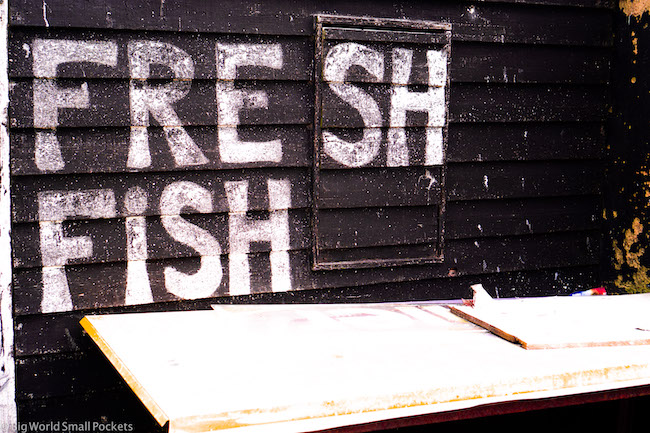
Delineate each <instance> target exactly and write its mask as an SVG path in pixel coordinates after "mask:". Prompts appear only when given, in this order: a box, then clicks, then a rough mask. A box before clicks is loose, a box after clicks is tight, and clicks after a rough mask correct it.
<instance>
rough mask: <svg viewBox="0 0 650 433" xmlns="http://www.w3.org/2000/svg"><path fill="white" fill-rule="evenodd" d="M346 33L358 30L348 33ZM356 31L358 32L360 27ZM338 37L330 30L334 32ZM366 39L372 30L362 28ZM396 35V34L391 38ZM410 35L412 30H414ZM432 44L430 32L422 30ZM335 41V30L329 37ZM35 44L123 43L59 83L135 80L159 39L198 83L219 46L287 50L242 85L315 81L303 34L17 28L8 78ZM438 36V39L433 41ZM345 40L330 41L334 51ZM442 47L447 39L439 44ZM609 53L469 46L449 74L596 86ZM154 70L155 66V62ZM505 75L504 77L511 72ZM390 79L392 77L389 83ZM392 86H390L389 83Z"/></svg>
mask: <svg viewBox="0 0 650 433" xmlns="http://www.w3.org/2000/svg"><path fill="white" fill-rule="evenodd" d="M346 31H352V30H350V29H346ZM355 31H356V30H355ZM330 32H331V30H330ZM359 32H360V33H361V34H363V35H365V34H366V31H365V30H364V31H359ZM392 33H393V32H391V34H392ZM409 34H411V33H409ZM423 35H425V40H424V42H427V41H426V39H431V38H432V36H430V35H431V34H428V33H423ZM326 36H327V38H328V39H329V38H330V37H331V36H329V33H327V34H326ZM34 39H55V40H56V39H63V40H81V41H85V40H92V41H107V42H110V43H115V44H116V45H117V51H118V60H117V64H116V65H115V66H114V67H112V66H106V65H101V64H98V63H90V62H85V63H77V64H74V63H66V64H62V65H60V66H59V67H58V68H57V77H60V78H85V79H89V78H130V76H131V74H130V71H129V66H128V62H127V60H128V53H127V45H128V43H129V41H138V40H155V41H160V42H163V43H166V44H171V45H173V46H175V47H178V48H180V49H182V50H183V51H185V52H186V53H187V54H188V55H189V56H190V57H191V59H192V60H193V64H194V74H193V75H194V79H196V80H206V79H207V80H213V79H216V73H217V72H216V66H215V56H216V50H215V46H216V43H217V42H219V43H226V44H227V43H233V44H235V43H247V44H280V45H281V46H282V57H283V63H282V65H283V66H282V68H279V69H276V68H265V67H250V66H248V67H246V66H245V67H239V68H238V69H237V79H238V80H290V81H294V80H296V81H308V80H311V79H312V71H313V68H312V65H311V63H312V57H313V54H312V51H313V48H312V46H311V43H310V42H309V41H308V39H306V38H304V37H281V36H277V37H276V36H266V37H264V36H256V35H243V36H234V35H222V34H219V35H215V34H209V33H208V34H200V35H195V34H191V33H150V32H148V33H146V34H144V33H143V34H129V33H122V32H101V31H74V30H66V29H56V30H48V31H47V32H45V31H42V30H38V29H26V28H20V27H18V28H14V29H13V31H12V32H11V37H10V40H9V46H8V56H9V59H10V62H9V76H10V77H12V78H30V77H33V76H34V71H33V62H34V60H33V48H32V47H31V46H32V44H33V41H34ZM434 39H435V38H434ZM388 42H390V43H388V44H387V43H383V44H381V43H373V42H370V41H368V42H364V45H365V46H367V47H370V48H372V49H374V50H376V51H379V52H381V53H382V54H383V55H384V59H385V61H386V62H387V63H390V59H391V50H392V49H393V48H394V47H395V46H396V43H397V42H399V41H393V40H391V41H388ZM337 43H340V41H329V40H327V41H325V47H326V50H325V52H327V51H328V50H329V48H331V46H332V45H334V44H337ZM438 43H440V42H438ZM406 47H407V48H409V49H413V50H414V58H413V66H412V73H411V78H410V79H411V81H412V84H427V83H428V76H427V64H426V58H425V57H424V53H423V52H422V50H424V49H425V48H424V47H417V46H412V45H411V46H406ZM610 57H611V52H610V49H608V48H592V47H583V48H579V47H562V46H543V45H540V46H533V47H531V46H526V45H518V44H517V45H515V44H486V43H462V42H459V43H457V44H455V45H454V48H453V55H452V56H451V65H450V66H451V71H450V77H451V80H452V82H490V83H508V82H509V83H569V82H570V83H590V84H603V83H608V82H609V72H608V71H609V60H610ZM154 66H155V65H154ZM504 72H505V73H504ZM150 73H151V74H152V75H151V78H171V72H170V70H169V69H167V68H156V67H152V68H151V71H150ZM390 77H391V75H390V74H387V75H386V76H385V79H387V80H390ZM348 79H349V80H350V81H358V80H361V81H367V79H368V77H367V76H366V75H363V74H355V71H353V70H351V71H350V73H349V75H348ZM387 82H388V81H387Z"/></svg>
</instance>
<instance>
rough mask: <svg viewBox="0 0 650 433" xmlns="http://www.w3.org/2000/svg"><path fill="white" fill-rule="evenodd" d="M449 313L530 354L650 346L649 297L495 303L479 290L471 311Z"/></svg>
mask: <svg viewBox="0 0 650 433" xmlns="http://www.w3.org/2000/svg"><path fill="white" fill-rule="evenodd" d="M473 288H474V287H473ZM475 290H476V289H475ZM450 308H451V311H452V312H453V313H454V314H456V315H458V316H460V317H462V318H464V319H466V320H469V321H470V322H473V323H475V324H477V325H479V326H482V327H483V328H485V329H487V330H489V331H490V332H492V333H494V334H496V335H498V336H500V337H502V338H505V339H506V340H508V341H511V342H513V343H518V344H521V345H522V346H523V347H524V348H526V349H557V348H571V347H592V346H630V345H640V344H650V294H639V295H623V296H586V297H585V296H571V297H566V296H565V297H559V296H552V297H545V298H521V299H498V300H497V299H491V298H490V297H489V295H487V293H485V292H482V291H481V290H480V289H479V290H478V292H476V296H475V302H474V305H473V306H469V305H464V306H460V305H457V306H450Z"/></svg>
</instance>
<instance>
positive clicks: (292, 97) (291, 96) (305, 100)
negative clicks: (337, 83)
mask: <svg viewBox="0 0 650 433" xmlns="http://www.w3.org/2000/svg"><path fill="white" fill-rule="evenodd" d="M44 81H46V82H47V83H50V84H51V85H53V86H57V87H58V88H68V87H69V88H74V89H82V86H87V88H88V95H89V104H88V106H87V107H86V108H67V109H59V110H57V113H56V115H54V114H51V115H50V114H48V116H50V117H51V116H54V117H56V123H57V124H56V125H53V124H45V123H44V124H40V123H39V122H36V123H35V122H34V103H33V101H34V95H33V93H34V92H33V87H34V86H33V82H32V81H31V80H30V81H26V80H22V79H21V80H19V81H14V82H13V84H12V87H11V90H10V99H11V101H12V104H11V106H10V110H9V111H10V113H9V118H10V120H9V121H10V125H11V127H13V128H31V127H34V128H45V129H49V128H53V127H59V126H60V127H80V126H83V127H101V126H112V127H120V126H122V127H128V126H131V125H132V122H131V112H130V107H131V105H130V103H129V81H127V80H119V79H116V80H105V79H93V80H79V79H61V80H53V79H44ZM181 83H182V84H181ZM139 85H140V84H139ZM147 85H148V86H149V87H150V88H156V86H157V85H158V86H160V87H159V88H160V92H161V95H162V94H164V93H165V92H166V91H167V90H166V89H167V88H166V87H165V86H168V85H173V86H175V87H178V91H179V92H180V91H182V90H183V89H185V87H187V85H188V84H187V81H179V80H176V81H173V82H172V81H169V80H158V82H157V83H150V84H147ZM216 85H217V82H216V81H210V80H194V81H192V82H191V88H189V91H188V92H187V93H186V94H185V96H183V97H182V98H180V99H178V100H176V102H174V103H173V104H169V105H170V107H172V108H171V109H172V110H174V112H175V113H176V115H177V119H178V120H175V121H173V122H172V121H169V122H164V123H165V124H164V125H161V126H187V125H195V126H209V125H217V124H219V125H220V126H238V125H286V124H289V125H291V124H307V123H310V122H311V113H310V109H309V106H310V105H311V100H312V98H313V97H312V95H311V93H312V92H311V90H310V86H309V85H308V84H307V83H306V82H290V81H244V82H242V83H241V85H240V86H237V87H236V89H238V90H241V91H243V92H245V93H247V94H250V93H253V92H264V93H265V95H266V98H267V104H266V107H265V108H261V107H260V108H258V105H259V104H260V102H259V101H257V100H255V98H253V99H251V100H247V101H246V103H245V104H244V106H243V107H242V108H241V109H240V110H238V111H237V114H238V116H237V117H238V122H237V123H236V124H234V123H232V121H227V120H228V119H226V120H224V121H223V122H218V123H217V101H218V100H219V98H217V88H216ZM160 97H161V98H163V97H164V96H160ZM52 109H53V110H56V107H52ZM50 117H48V119H50ZM151 117H152V119H151V120H150V122H151V123H150V124H152V125H156V124H158V122H156V120H155V119H154V118H153V117H154V116H151ZM178 121H180V123H181V124H180V125H179V124H178ZM51 122H52V121H51V120H50V123H51Z"/></svg>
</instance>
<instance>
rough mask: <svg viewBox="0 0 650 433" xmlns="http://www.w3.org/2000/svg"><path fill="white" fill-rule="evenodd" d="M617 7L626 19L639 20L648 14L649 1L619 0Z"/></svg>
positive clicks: (649, 10)
mask: <svg viewBox="0 0 650 433" xmlns="http://www.w3.org/2000/svg"><path fill="white" fill-rule="evenodd" d="M618 7H619V8H620V9H621V10H622V11H623V13H624V14H625V15H627V16H628V17H635V18H637V19H638V18H641V15H643V14H644V13H646V12H650V0H620V1H619V2H618Z"/></svg>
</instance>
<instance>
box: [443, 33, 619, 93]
mask: <svg viewBox="0 0 650 433" xmlns="http://www.w3.org/2000/svg"><path fill="white" fill-rule="evenodd" d="M610 57H611V49H609V48H591V47H581V48H577V47H562V46H545V45H539V46H529V45H512V44H478V43H460V42H459V43H457V44H455V45H454V46H453V52H452V56H451V65H450V78H451V80H452V82H454V83H455V82H458V83H461V82H487V83H503V84H508V83H509V84H524V83H576V84H606V83H608V82H609V67H610Z"/></svg>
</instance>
